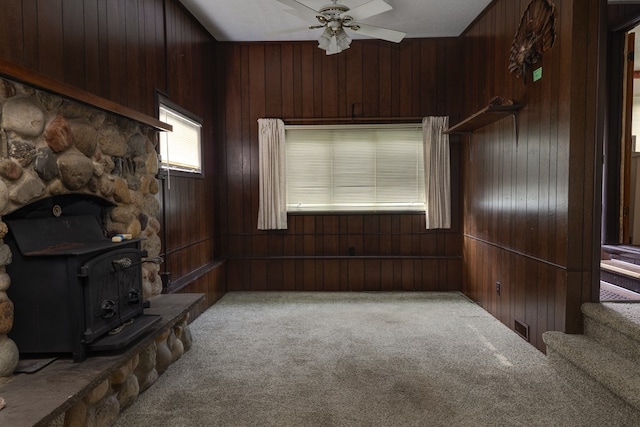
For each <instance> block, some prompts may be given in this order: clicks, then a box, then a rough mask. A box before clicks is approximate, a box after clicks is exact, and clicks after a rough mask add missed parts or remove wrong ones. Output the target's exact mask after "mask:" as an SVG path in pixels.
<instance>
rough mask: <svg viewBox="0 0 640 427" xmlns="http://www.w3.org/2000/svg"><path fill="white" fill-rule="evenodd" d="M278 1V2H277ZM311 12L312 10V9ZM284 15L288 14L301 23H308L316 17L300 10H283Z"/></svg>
mask: <svg viewBox="0 0 640 427" xmlns="http://www.w3.org/2000/svg"><path fill="white" fill-rule="evenodd" d="M278 1H280V0H278ZM312 10H313V9H312ZM283 12H284V13H288V14H289V15H293V16H295V17H297V18H300V19H302V20H303V21H309V22H311V20H312V19H314V18H315V16H316V15H317V14H316V15H309V14H308V13H307V12H303V11H301V10H298V9H284V10H283Z"/></svg>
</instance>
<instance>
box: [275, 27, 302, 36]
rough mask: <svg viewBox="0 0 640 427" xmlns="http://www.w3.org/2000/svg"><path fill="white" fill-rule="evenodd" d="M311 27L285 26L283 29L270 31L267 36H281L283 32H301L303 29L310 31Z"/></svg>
mask: <svg viewBox="0 0 640 427" xmlns="http://www.w3.org/2000/svg"><path fill="white" fill-rule="evenodd" d="M310 29H311V27H308V26H307V27H297V28H284V29H282V30H276V31H269V32H268V33H266V35H267V36H281V35H283V34H289V33H299V32H302V31H309V30H310Z"/></svg>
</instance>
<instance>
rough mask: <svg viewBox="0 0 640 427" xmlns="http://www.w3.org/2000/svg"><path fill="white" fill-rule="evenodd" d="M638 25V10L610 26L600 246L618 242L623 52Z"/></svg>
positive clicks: (621, 156) (621, 159)
mask: <svg viewBox="0 0 640 427" xmlns="http://www.w3.org/2000/svg"><path fill="white" fill-rule="evenodd" d="M638 24H640V11H639V12H637V14H634V15H633V16H630V17H628V19H625V21H624V22H622V23H618V24H615V25H610V27H609V34H608V42H607V55H606V57H607V92H608V99H607V106H606V109H607V112H606V117H607V128H606V130H605V132H606V133H605V135H606V137H605V141H604V171H603V191H602V230H601V235H602V236H601V242H600V243H601V244H609V245H615V244H619V243H620V235H621V229H620V215H621V212H620V199H621V193H620V189H621V188H622V177H621V176H620V167H621V165H622V161H623V157H624V155H623V152H622V145H621V141H622V138H623V135H624V132H625V127H624V123H623V121H622V117H623V100H624V98H623V96H624V93H623V89H624V84H623V83H624V82H623V79H624V74H625V72H624V68H625V61H624V51H625V39H626V34H627V32H628V31H629V30H631V29H633V28H634V27H635V26H637V25H638Z"/></svg>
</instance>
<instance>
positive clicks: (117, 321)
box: [80, 247, 144, 344]
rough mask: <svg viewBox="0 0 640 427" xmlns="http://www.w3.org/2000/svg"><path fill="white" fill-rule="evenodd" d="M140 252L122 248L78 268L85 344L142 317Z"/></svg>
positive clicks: (135, 249)
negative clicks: (81, 293) (83, 312)
mask: <svg viewBox="0 0 640 427" xmlns="http://www.w3.org/2000/svg"><path fill="white" fill-rule="evenodd" d="M140 264H141V252H140V250H139V249H138V248H137V247H131V248H122V249H117V250H113V251H110V252H107V253H105V254H102V255H99V256H97V257H95V258H92V259H91V260H90V261H88V262H87V263H85V264H84V265H83V266H82V267H81V268H80V271H81V273H80V276H81V277H83V284H84V298H85V307H86V310H85V313H86V320H85V321H86V324H85V326H86V329H85V332H84V336H83V340H84V343H85V344H88V343H91V342H93V341H94V340H95V339H97V338H99V337H100V336H102V335H104V334H106V333H108V332H109V331H111V330H113V329H115V328H117V327H118V326H120V325H121V324H123V323H124V322H126V321H128V320H129V319H131V318H133V317H136V316H138V315H140V314H142V312H143V310H144V306H143V297H142V271H141V266H140Z"/></svg>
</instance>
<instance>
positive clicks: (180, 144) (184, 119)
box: [158, 97, 203, 175]
mask: <svg viewBox="0 0 640 427" xmlns="http://www.w3.org/2000/svg"><path fill="white" fill-rule="evenodd" d="M158 118H159V120H160V121H162V122H165V123H168V124H170V125H172V126H173V132H161V133H160V160H161V166H162V167H163V168H165V169H170V170H174V171H180V172H186V173H193V174H200V175H201V174H202V172H203V170H202V154H201V150H202V144H201V129H202V119H200V118H199V117H198V116H196V115H194V114H192V113H190V112H189V111H187V110H185V109H184V108H182V107H180V106H177V105H176V104H174V103H172V102H170V101H169V100H168V99H166V98H165V97H159V99H158Z"/></svg>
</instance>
